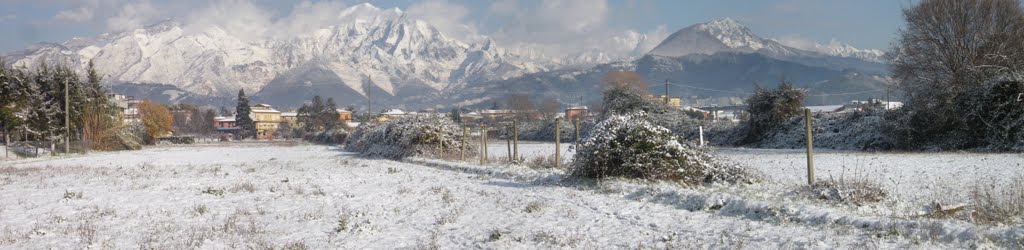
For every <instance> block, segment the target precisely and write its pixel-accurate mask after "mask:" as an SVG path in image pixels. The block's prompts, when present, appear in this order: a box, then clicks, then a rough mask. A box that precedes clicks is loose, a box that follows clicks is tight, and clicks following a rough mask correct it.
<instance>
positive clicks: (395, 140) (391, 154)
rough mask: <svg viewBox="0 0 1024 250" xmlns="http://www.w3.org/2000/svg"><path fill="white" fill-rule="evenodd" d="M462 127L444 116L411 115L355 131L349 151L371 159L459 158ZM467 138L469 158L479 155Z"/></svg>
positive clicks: (362, 126) (360, 127) (350, 141)
mask: <svg viewBox="0 0 1024 250" xmlns="http://www.w3.org/2000/svg"><path fill="white" fill-rule="evenodd" d="M462 139H463V138H462V128H461V127H459V125H457V124H455V122H453V121H452V120H451V119H450V118H446V117H445V116H443V115H431V114H422V115H408V116H403V117H400V118H396V119H393V120H390V121H387V122H384V123H380V124H363V125H361V126H359V128H358V129H356V131H355V132H353V133H352V134H351V135H350V136H349V138H348V140H347V142H346V145H345V149H346V150H349V151H352V152H358V153H360V154H361V155H363V156H368V157H383V158H389V159H402V158H405V157H410V156H427V157H438V158H441V157H445V156H457V155H459V152H460V147H461V146H462ZM473 142H474V141H473V140H472V138H467V143H466V144H467V145H466V157H470V156H472V155H476V151H477V149H476V147H475V146H474V145H476V144H475V143H473Z"/></svg>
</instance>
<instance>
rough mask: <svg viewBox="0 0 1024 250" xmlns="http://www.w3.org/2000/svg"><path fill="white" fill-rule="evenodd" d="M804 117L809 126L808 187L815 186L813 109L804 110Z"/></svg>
mask: <svg viewBox="0 0 1024 250" xmlns="http://www.w3.org/2000/svg"><path fill="white" fill-rule="evenodd" d="M804 116H805V117H806V125H807V185H808V186H812V187H813V186H814V152H813V148H814V145H813V141H814V140H812V137H811V109H804Z"/></svg>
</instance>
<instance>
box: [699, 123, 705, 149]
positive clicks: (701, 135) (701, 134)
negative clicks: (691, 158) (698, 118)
mask: <svg viewBox="0 0 1024 250" xmlns="http://www.w3.org/2000/svg"><path fill="white" fill-rule="evenodd" d="M698 128H700V146H702V147H703V146H704V126H699V127H698Z"/></svg>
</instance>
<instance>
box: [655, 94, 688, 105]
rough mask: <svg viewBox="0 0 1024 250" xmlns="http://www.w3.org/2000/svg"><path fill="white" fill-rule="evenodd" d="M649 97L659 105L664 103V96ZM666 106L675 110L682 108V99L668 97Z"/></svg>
mask: <svg viewBox="0 0 1024 250" xmlns="http://www.w3.org/2000/svg"><path fill="white" fill-rule="evenodd" d="M651 97H652V98H654V99H657V101H658V102H660V103H665V95H656V96H651ZM668 106H669V107H676V108H678V107H680V106H682V99H679V97H669V98H668Z"/></svg>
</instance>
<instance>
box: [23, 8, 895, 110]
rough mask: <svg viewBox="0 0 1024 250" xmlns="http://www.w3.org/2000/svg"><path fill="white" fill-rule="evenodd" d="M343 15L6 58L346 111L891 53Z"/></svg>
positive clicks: (125, 35)
mask: <svg viewBox="0 0 1024 250" xmlns="http://www.w3.org/2000/svg"><path fill="white" fill-rule="evenodd" d="M338 15H339V19H338V20H339V21H338V22H337V24H336V25H333V26H329V27H322V28H319V29H315V30H312V31H310V32H304V33H298V34H291V35H289V36H268V37H263V38H256V39H253V38H249V37H247V36H244V35H239V32H234V31H232V30H225V29H224V28H221V27H218V26H203V27H200V28H197V27H191V26H189V25H188V24H183V23H181V22H178V21H174V20H166V21H163V22H160V23H157V24H154V25H150V26H147V27H145V28H141V29H135V30H132V31H127V32H120V33H107V34H102V35H99V36H96V37H91V38H75V39H72V40H70V41H67V42H64V43H61V44H57V43H39V44H36V45H34V46H32V47H30V48H28V49H26V50H22V51H17V52H13V53H9V54H6V55H5V56H4V59H5V60H4V61H5V62H7V63H11V64H14V65H16V66H26V67H31V66H35V65H38V64H40V63H43V62H45V63H49V64H57V63H65V64H67V63H70V64H71V65H73V66H76V67H81V68H84V66H85V64H86V63H87V62H88V61H89V60H93V61H94V63H95V64H96V67H97V69H98V70H99V71H100V72H101V73H102V74H104V75H106V80H107V81H109V82H111V83H115V84H133V83H138V84H164V85H169V86H170V87H174V88H177V89H180V90H183V91H186V92H187V94H192V95H196V96H210V97H231V96H233V95H234V94H236V93H237V91H238V90H239V89H244V90H245V91H246V92H247V93H250V94H253V93H255V95H256V98H257V99H258V100H259V99H261V98H262V99H263V100H266V101H268V102H282V103H284V104H286V105H296V104H297V103H301V101H302V100H307V99H309V98H308V97H310V96H312V95H323V96H329V97H335V99H339V100H338V102H339V104H343V105H344V104H351V103H363V102H364V101H365V94H366V90H367V89H366V88H367V87H368V86H369V87H370V88H371V89H372V90H373V91H374V93H375V95H374V96H375V98H381V99H380V100H381V101H384V102H388V101H389V100H391V101H394V102H416V103H419V104H431V103H434V104H436V103H438V102H455V101H459V100H450V99H446V98H448V97H451V96H453V95H452V94H451V93H453V92H460V91H464V90H466V89H467V88H471V87H472V86H483V85H486V84H484V83H488V82H502V83H509V84H514V83H515V82H516V81H515V80H514V79H516V78H519V77H521V76H527V75H530V74H542V73H544V72H551V71H565V70H589V69H591V68H593V67H594V66H598V67H600V66H601V65H602V64H607V65H635V63H632V61H633V60H635V59H639V58H641V57H642V56H645V55H646V56H659V57H684V56H690V55H714V54H716V53H723V52H725V53H741V54H742V53H756V54H761V55H765V56H768V57H771V58H776V59H785V60H789V61H800V62H803V63H805V64H822V65H830V66H831V67H832V69H843V68H850V67H857V66H858V65H861V64H868V65H874V64H872V63H875V64H877V62H879V61H878V60H880V59H879V58H881V54H880V53H881V52H877V51H874V52H877V53H874V52H870V51H869V52H865V51H864V50H858V49H856V48H853V47H850V46H848V45H845V44H841V45H845V46H835V45H836V44H830V46H831V47H829V48H833V47H835V49H834V50H829V51H809V50H801V49H796V48H792V47H788V46H785V45H782V44H780V43H779V42H777V41H775V40H771V39H764V38H760V37H758V36H757V35H755V34H754V33H753V32H751V31H750V30H749V29H748V28H746V27H744V26H742V25H740V24H739V23H737V22H736V21H733V20H731V19H720V20H714V21H711V22H707V23H703V24H697V25H693V26H690V27H687V28H684V29H682V30H679V31H678V32H675V33H674V34H672V35H671V36H669V37H668V38H667V39H664V40H663V41H653V40H652V39H651V37H649V36H647V35H645V34H641V33H636V32H627V33H625V34H624V35H622V36H617V37H612V38H609V41H608V43H610V44H613V45H614V46H608V48H611V49H608V50H598V49H590V50H583V51H582V52H579V53H574V54H569V55H561V56H549V55H543V54H537V53H535V52H533V51H530V50H529V49H524V48H522V47H516V48H502V47H501V46H500V45H499V44H498V43H497V42H495V41H493V40H491V39H489V38H486V37H485V38H484V39H479V40H475V41H460V40H457V39H453V38H451V37H449V36H446V35H445V34H442V33H441V32H440V31H439V30H438V29H437V28H435V27H433V26H432V25H431V24H429V23H426V22H424V21H422V20H418V19H414V18H410V17H409V16H408V15H407V14H406V13H405V12H403V11H402V10H399V9H397V8H394V9H380V8H377V7H375V6H373V5H370V4H360V5H355V6H352V7H349V8H346V9H345V10H344V11H342V12H341V13H338ZM658 42H660V43H658ZM654 44H658V45H657V46H654ZM652 47H653V49H651V50H649V51H647V50H648V48H652ZM609 63H611V64H609ZM872 67H873V66H872ZM589 71H593V70H589ZM161 89H163V87H161ZM177 96H185V95H177ZM170 101H174V100H173V99H172V100H170ZM410 105H417V104H410Z"/></svg>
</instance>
